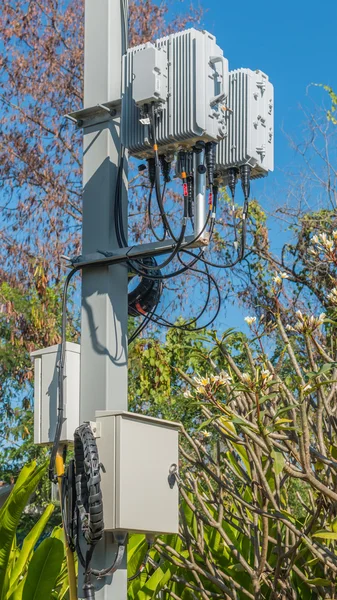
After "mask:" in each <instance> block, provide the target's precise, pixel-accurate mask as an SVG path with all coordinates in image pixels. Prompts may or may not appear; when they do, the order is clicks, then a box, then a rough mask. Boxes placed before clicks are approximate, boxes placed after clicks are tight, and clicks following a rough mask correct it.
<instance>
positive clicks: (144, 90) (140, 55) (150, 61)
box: [132, 43, 167, 106]
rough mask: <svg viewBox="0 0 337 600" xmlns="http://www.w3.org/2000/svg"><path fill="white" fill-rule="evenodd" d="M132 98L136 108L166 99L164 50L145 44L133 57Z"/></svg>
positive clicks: (165, 60)
mask: <svg viewBox="0 0 337 600" xmlns="http://www.w3.org/2000/svg"><path fill="white" fill-rule="evenodd" d="M132 85H133V98H134V101H135V103H136V104H137V106H142V105H143V104H150V103H151V102H158V101H159V102H165V101H166V99H167V55H166V51H165V48H161V49H160V48H156V47H155V46H154V45H153V44H150V43H148V44H146V46H145V47H144V48H143V50H142V51H141V52H136V53H135V54H134V57H133V82H132Z"/></svg>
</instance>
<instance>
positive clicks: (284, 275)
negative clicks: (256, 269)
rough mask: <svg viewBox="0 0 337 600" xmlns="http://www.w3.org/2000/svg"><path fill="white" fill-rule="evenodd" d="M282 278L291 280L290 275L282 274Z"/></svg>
mask: <svg viewBox="0 0 337 600" xmlns="http://www.w3.org/2000/svg"><path fill="white" fill-rule="evenodd" d="M280 277H282V279H289V275H288V273H280Z"/></svg>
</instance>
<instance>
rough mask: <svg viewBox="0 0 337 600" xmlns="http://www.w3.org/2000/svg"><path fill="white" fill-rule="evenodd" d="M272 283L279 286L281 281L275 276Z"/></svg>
mask: <svg viewBox="0 0 337 600" xmlns="http://www.w3.org/2000/svg"><path fill="white" fill-rule="evenodd" d="M273 282H274V283H276V285H281V283H282V279H281V277H280V276H279V275H276V276H275V277H273Z"/></svg>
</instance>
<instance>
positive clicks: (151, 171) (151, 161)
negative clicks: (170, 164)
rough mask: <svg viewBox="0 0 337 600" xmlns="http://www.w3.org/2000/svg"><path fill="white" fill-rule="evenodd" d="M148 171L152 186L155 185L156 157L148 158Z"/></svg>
mask: <svg viewBox="0 0 337 600" xmlns="http://www.w3.org/2000/svg"><path fill="white" fill-rule="evenodd" d="M147 171H148V175H149V181H150V183H151V186H152V187H154V186H155V183H156V161H155V159H154V158H148V159H147Z"/></svg>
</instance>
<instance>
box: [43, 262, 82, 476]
mask: <svg viewBox="0 0 337 600" xmlns="http://www.w3.org/2000/svg"><path fill="white" fill-rule="evenodd" d="M80 268H81V267H80V266H78V267H74V268H73V269H72V270H71V271H70V272H69V273H68V275H67V277H66V280H65V283H64V287H63V294H62V322H61V343H60V358H59V361H58V365H57V369H58V391H59V397H58V407H57V413H58V414H57V424H56V431H55V437H54V442H53V446H52V450H51V455H50V462H49V471H48V476H49V479H50V481H52V482H54V483H55V482H56V481H57V476H56V475H55V460H56V455H57V451H58V448H59V444H60V439H61V433H62V425H63V413H64V367H65V352H66V329H67V299H68V288H69V284H70V281H71V279H72V278H73V276H74V275H75V273H76V272H77V271H79V270H80Z"/></svg>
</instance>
